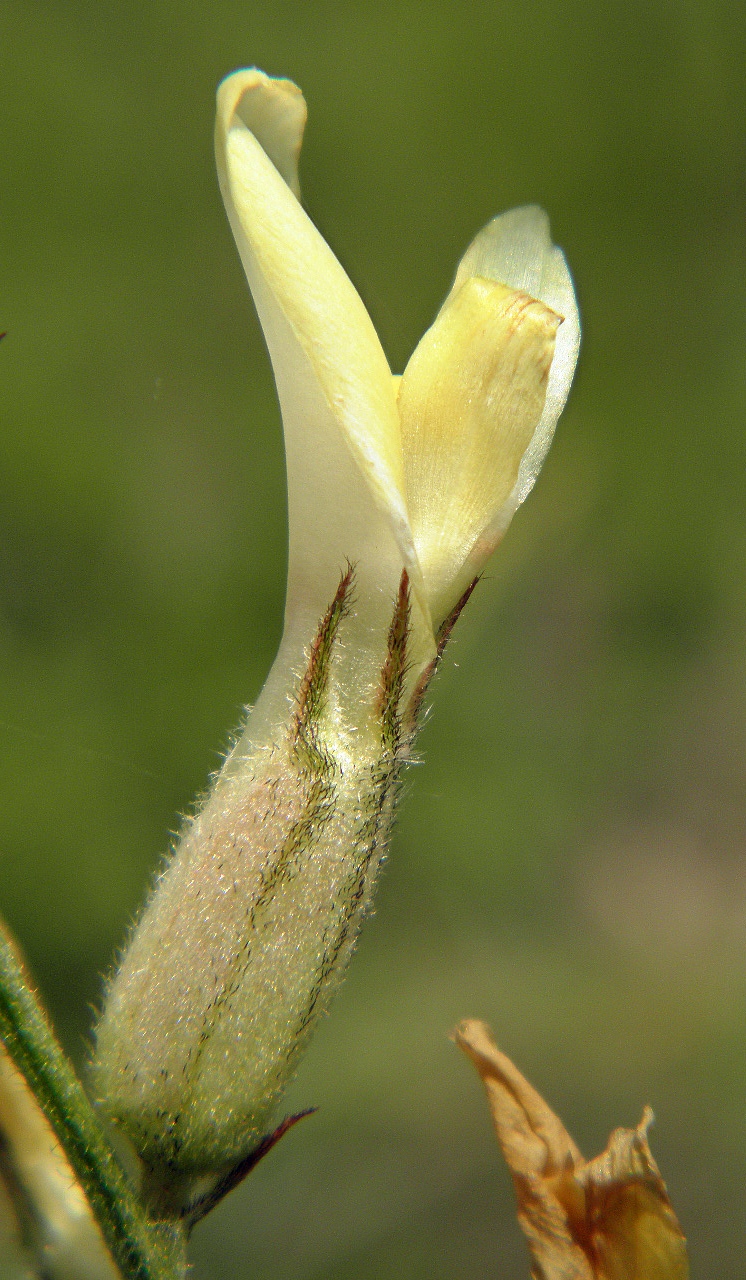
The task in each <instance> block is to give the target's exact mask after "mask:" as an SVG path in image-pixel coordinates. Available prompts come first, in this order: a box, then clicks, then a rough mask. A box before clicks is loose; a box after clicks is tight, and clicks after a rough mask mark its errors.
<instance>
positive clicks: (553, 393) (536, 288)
mask: <svg viewBox="0 0 746 1280" xmlns="http://www.w3.org/2000/svg"><path fill="white" fill-rule="evenodd" d="M474 275H478V276H484V277H486V278H487V279H488V280H498V281H500V282H502V283H503V284H509V285H510V286H511V288H513V289H520V290H521V291H522V292H524V293H528V294H529V295H530V296H531V297H532V298H538V299H539V300H540V301H541V302H544V303H546V305H547V306H548V307H551V309H552V311H556V312H557V313H558V315H561V316H562V317H563V318H564V323H563V325H562V327H561V328H560V330H559V332H558V334H557V340H556V345H555V352H554V359H553V361H552V367H551V370H550V373H549V383H548V386H547V395H546V401H545V404H544V412H543V413H542V415H541V419H540V421H539V424H538V426H537V428H536V431H535V433H534V436H533V439H532V441H531V444H530V445H529V447H528V449H527V450H526V453H525V455H524V458H523V462H522V464H521V467H520V470H519V473H518V480H517V482H516V486H515V489H514V491H513V493H512V494H511V497H510V500H509V502H507V503H506V504H505V507H504V508H503V510H502V511H500V512H498V514H497V516H496V518H495V522H494V526H493V529H492V531H491V532H492V536H493V538H494V540H495V542H496V543H497V541H499V539H500V538H501V537H502V535H503V533H504V532H505V530H506V529H507V527H508V525H509V524H510V521H511V520H512V518H513V515H514V514H515V511H516V509H517V508H518V507H519V506H520V504H521V503H522V502H523V501H524V499H525V498H527V497H528V495H529V493H530V492H531V490H532V488H533V486H534V482H535V480H536V477H537V475H538V474H539V471H540V470H541V466H542V463H543V462H544V459H545V457H546V455H547V451H548V449H549V446H550V444H551V443H552V436H553V435H554V428H555V427H556V425H557V419H558V418H559V416H560V414H561V412H562V410H563V409H564V407H565V402H566V400H567V397H568V394H569V391H570V384H571V383H572V379H573V374H574V373H575V365H576V364H577V360H578V351H579V349H580V316H579V315H578V304H577V301H576V298H575V290H574V288H573V283H572V277H571V275H570V271H569V269H568V266H567V263H566V261H565V255H564V254H563V252H562V250H561V249H559V248H557V246H556V245H554V244H552V240H551V236H550V234H549V218H548V217H547V215H546V213H545V212H544V210H543V209H540V208H539V207H538V205H525V206H523V207H522V208H520V209H510V210H509V211H508V212H507V213H501V214H498V216H497V217H496V218H493V219H492V220H491V221H490V222H488V223H487V225H486V227H483V228H482V230H481V231H480V232H479V234H478V235H477V236H476V237H475V238H474V240H473V241H472V243H471V244H470V246H469V248H468V249H467V251H466V253H465V254H464V256H463V258H462V259H461V263H460V265H459V268H458V271H457V272H456V279H455V280H454V283H453V288H452V290H451V294H450V295H449V298H450V297H451V296H452V295H453V293H454V292H455V291H456V290H458V289H459V288H460V287H461V286H462V285H463V284H464V282H465V281H466V280H468V279H469V277H470V276H474ZM446 302H448V299H446Z"/></svg>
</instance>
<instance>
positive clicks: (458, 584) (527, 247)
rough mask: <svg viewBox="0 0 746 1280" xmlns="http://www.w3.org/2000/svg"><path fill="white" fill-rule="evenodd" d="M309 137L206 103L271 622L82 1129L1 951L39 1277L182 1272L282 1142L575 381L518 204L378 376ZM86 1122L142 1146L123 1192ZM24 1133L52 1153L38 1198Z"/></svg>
mask: <svg viewBox="0 0 746 1280" xmlns="http://www.w3.org/2000/svg"><path fill="white" fill-rule="evenodd" d="M305 119H306V108H305V103H304V100H303V97H302V95H301V93H300V90H299V89H298V88H297V87H296V86H295V85H293V84H291V83H290V82H289V81H286V80H274V79H271V78H269V77H267V76H265V75H264V74H262V73H261V72H259V71H256V70H248V71H239V72H236V73H235V74H234V75H232V76H229V77H228V78H227V79H226V80H225V81H224V82H223V84H222V85H221V86H220V89H219V91H218V111H217V129H216V152H217V164H218V172H219V177H220V185H221V190H222V193H223V198H224V200H225V204H226V209H227V212H228V217H229V219H230V223H231V227H232V229H233V233H234V236H235V239H236V243H237V245H238V249H239V252H240V255H241V258H242V261H243V264H244V268H245V271H246V275H247V277H248V281H249V284H250V286H251V290H252V293H253V296H254V300H255V303H256V306H257V310H258V313H259V317H260V320H261V323H262V326H263V328H264V333H265V336H266V340H267V345H268V347H269V351H270V355H271V359H272V363H273V367H274V372H275V379H276V383H277V389H278V394H279V399H280V405H281V409H282V417H283V425H284V432H285V449H286V458H287V473H288V507H289V543H290V546H289V570H288V586H287V599H286V609H285V627H284V633H283V638H282V643H281V645H280V649H279V652H278V655H277V658H276V660H275V663H274V665H273V667H272V670H271V672H270V675H269V678H268V680H267V682H266V684H265V686H264V689H263V691H262V693H261V695H260V697H259V699H258V701H257V703H256V705H255V707H254V708H253V709H252V710H251V712H250V714H249V715H248V717H247V719H246V722H245V725H244V727H243V729H242V731H241V732H240V734H239V735H238V737H237V739H236V743H235V746H234V747H233V750H232V751H231V752H230V754H229V756H228V757H227V759H226V761H225V763H224V765H223V768H222V769H221V771H220V772H219V774H218V775H217V776H216V777H215V779H214V780H213V784H212V787H211V790H210V792H209V794H208V795H207V797H206V799H205V800H204V801H203V803H202V804H201V806H200V808H199V810H198V812H197V813H196V815H195V816H194V817H193V818H192V819H191V820H190V821H189V822H188V823H187V824H186V825H185V828H184V831H183V834H182V836H181V839H180V840H179V842H178V844H177V846H176V848H175V849H174V850H173V852H172V854H171V856H170V857H169V859H168V861H167V863H166V865H165V867H164V869H163V871H162V874H161V875H160V877H159V880H158V883H157V885H156V887H155V890H154V892H153V894H152V896H151V898H150V901H149V902H148V904H147V905H146V907H145V909H144V911H143V913H142V916H141V919H140V921H139V923H138V924H137V927H136V928H135V929H134V931H133V933H132V936H131V938H130V940H129V943H128V945H127V947H126V949H125V951H124V954H123V957H122V960H121V964H120V967H119V969H118V972H117V973H116V974H115V975H114V976H113V977H112V978H111V980H110V981H109V983H108V988H107V994H106V1000H105V1004H104V1008H103V1011H102V1014H101V1017H100V1019H99V1022H98V1027H97V1033H96V1051H95V1055H94V1060H93V1064H92V1066H93V1080H94V1086H95V1089H96V1093H97V1095H98V1099H99V1102H100V1111H99V1115H97V1114H96V1112H95V1111H94V1109H93V1108H92V1107H91V1105H90V1103H89V1102H88V1099H87V1097H86V1094H85V1092H84V1090H83V1088H82V1086H81V1084H80V1082H79V1081H78V1080H77V1078H76V1077H75V1074H74V1072H73V1071H72V1068H71V1067H70V1065H69V1063H68V1062H67V1061H66V1059H65V1057H64V1055H63V1053H62V1051H61V1050H60V1048H59V1046H58V1045H57V1043H56V1041H55V1040H54V1037H53V1035H52V1033H51V1029H50V1028H49V1025H48V1023H47V1022H46V1019H45V1017H44V1014H43V1011H42V1009H41V1007H40V1005H39V1004H38V1002H37V1001H36V1000H35V998H34V995H33V992H32V989H31V986H30V982H29V980H28V977H27V975H26V974H25V972H24V970H23V966H22V963H21V961H20V958H19V956H18V953H17V950H16V949H15V947H14V945H13V943H12V941H11V940H10V939H9V938H8V937H7V935H6V934H5V932H4V931H3V930H0V1040H2V1043H3V1045H4V1047H5V1051H6V1053H7V1058H8V1061H7V1064H6V1067H7V1069H5V1070H4V1071H3V1072H2V1073H0V1148H2V1151H1V1152H0V1154H2V1153H4V1158H5V1159H6V1161H7V1160H10V1163H11V1164H12V1169H11V1170H10V1174H9V1176H11V1175H12V1179H14V1180H15V1181H14V1182H13V1186H14V1188H16V1189H17V1190H18V1192H19V1195H20V1197H21V1200H22V1201H23V1204H24V1205H25V1206H26V1207H27V1208H28V1210H29V1213H32V1214H36V1215H37V1217H38V1218H40V1220H41V1219H44V1217H45V1214H46V1219H45V1220H44V1221H42V1222H41V1228H42V1229H40V1231H39V1233H37V1234H38V1241H39V1242H40V1243H38V1247H37V1246H34V1249H35V1250H36V1252H35V1263H38V1265H37V1266H36V1269H35V1270H34V1271H33V1275H34V1276H35V1277H36V1276H38V1277H41V1276H43V1277H45V1280H46V1278H47V1277H49V1278H50V1280H69V1273H68V1272H67V1271H65V1270H64V1267H65V1265H66V1262H65V1259H67V1258H68V1257H69V1256H70V1247H71V1245H70V1242H71V1241H73V1242H75V1243H74V1249H75V1250H77V1261H75V1262H74V1263H73V1269H74V1271H75V1267H77V1270H78V1272H79V1275H76V1276H75V1280H80V1277H82V1275H83V1274H84V1271H83V1267H82V1263H83V1258H82V1252H81V1250H82V1249H83V1245H82V1244H81V1243H80V1241H81V1240H85V1242H86V1243H85V1251H86V1259H85V1261H86V1266H87V1267H88V1270H87V1271H85V1275H86V1276H88V1275H90V1277H91V1280H94V1278H95V1280H102V1278H103V1277H106V1280H111V1275H112V1266H114V1265H115V1266H116V1268H117V1269H118V1270H119V1272H120V1273H121V1275H122V1276H124V1277H126V1278H127V1280H130V1278H132V1280H135V1278H136V1280H174V1278H175V1277H177V1276H182V1275H184V1274H185V1269H186V1261H185V1238H186V1234H187V1232H188V1229H189V1227H190V1226H191V1225H192V1224H193V1223H194V1222H195V1221H196V1220H197V1219H198V1218H199V1217H200V1216H202V1215H203V1214H204V1212H206V1211H207V1209H209V1208H210V1207H211V1206H212V1205H213V1204H214V1203H215V1202H216V1201H217V1199H218V1198H219V1196H220V1195H221V1194H223V1193H224V1192H225V1191H226V1190H227V1189H229V1188H230V1186H232V1185H234V1184H235V1182H236V1181H237V1180H238V1178H239V1177H240V1176H241V1174H242V1173H245V1172H246V1171H247V1170H248V1168H249V1167H251V1165H252V1164H253V1163H254V1162H255V1160H256V1159H257V1158H258V1156H259V1155H260V1154H261V1153H262V1152H263V1151H264V1150H265V1149H266V1148H267V1146H268V1145H269V1143H270V1142H271V1141H272V1140H273V1138H274V1137H276V1135H277V1133H279V1132H280V1131H282V1129H283V1126H280V1127H279V1129H275V1130H273V1129H272V1125H273V1123H274V1121H273V1113H274V1111H275V1109H276V1107H277V1104H278V1101H279V1098H280V1096H281V1094H282V1091H283V1089H284V1087H285V1085H286V1084H287V1082H288V1080H289V1078H290V1076H291V1074H292V1072H293V1071H294V1069H295V1066H296V1064H297V1061H298V1057H299V1054H300V1052H301V1051H302V1049H303V1047H304V1045H305V1044H306V1042H307V1040H308V1037H309V1035H310V1033H311V1031H312V1029H313V1027H314V1025H315V1023H316V1021H317V1020H318V1017H319V1015H320V1013H321V1012H322V1011H323V1010H324V1009H325V1008H326V1007H327V1006H328V1004H329V1000H330V997H331V995H332V993H333V991H334V988H335V986H336V985H337V984H338V983H339V981H340V978H341V976H342V974H343V972H344V969H345V965H346V963H347V961H348V959H349V956H350V953H351V951H352V949H353V947H354V944H355V940H356V937H357V934H358V930H359V927H360V923H361V921H362V919H363V917H364V915H365V912H366V910H367V908H368V906H369V903H370V900H371V894H372V891H373V887H374V883H375V879H376V874H377V871H378V868H379V865H380V862H381V859H382V857H383V855H384V853H385V850H386V847H387V841H388V837H389V832H390V828H391V822H392V818H393V811H394V805H395V800H396V795H397V787H398V783H399V780H400V775H401V770H402V767H403V765H404V763H405V762H406V761H407V759H408V758H409V756H410V753H411V747H412V741H413V738H414V735H415V732H416V729H417V726H418V722H419V719H420V716H421V711H422V707H423V703H424V700H425V698H426V694H427V690H428V686H429V683H430V681H431V679H432V677H433V675H434V673H435V671H436V669H437V666H438V662H439V659H440V657H441V655H442V652H443V649H444V647H445V644H446V643H447V640H448V637H449V635H450V633H451V630H452V628H453V626H454V623H455V622H456V619H457V618H458V617H459V614H460V612H461V610H462V608H463V607H464V604H465V603H466V601H467V599H468V597H469V594H470V592H471V589H472V587H473V585H474V583H475V581H476V579H477V577H478V575H479V574H480V572H481V570H482V568H483V566H484V565H485V563H486V561H487V560H488V558H489V557H490V555H491V554H492V552H493V551H494V550H495V548H496V546H497V545H498V543H499V542H500V540H501V538H502V537H503V535H504V533H505V531H506V529H507V527H508V525H509V523H510V521H511V519H512V517H513V515H514V513H515V511H516V510H517V508H518V506H519V505H520V504H521V502H523V500H524V498H525V497H526V496H527V494H528V493H529V492H530V490H531V488H532V486H533V484H534V481H535V479H536V476H537V474H538V471H539V469H540V467H541V465H542V462H543V460H544V457H545V455H546V452H547V449H548V448H549V445H550V442H551V439H552V435H553V432H554V428H555V425H556V422H557V419H558V417H559V414H560V413H561V411H562V408H563V406H564V403H565V400H566V397H567V394H568V391H569V387H570V383H571V380H572V376H573V372H574V368H575V363H576V358H577V352H578V345H579V332H580V331H579V323H578V314H577V308H576V304H575V298H574V293H573V287H572V282H571V279H570V276H569V273H568V270H567V266H566V263H565V260H564V257H563V255H562V253H561V251H560V250H559V249H558V248H556V247H555V246H554V245H553V244H552V243H551V240H550V237H549V226H548V220H547V218H546V215H545V214H544V213H543V212H542V211H541V210H540V209H538V208H535V207H528V208H523V209H517V210H513V211H512V212H510V213H506V214H502V215H500V216H499V217H496V218H494V219H493V220H492V221H491V222H490V223H488V224H487V226H486V227H484V228H483V230H482V231H480V233H479V234H478V235H477V236H476V238H475V240H474V241H473V243H472V244H471V245H470V247H469V248H468V250H467V252H466V254H465V255H464V257H463V259H462V261H461V263H460V265H459V267H458V270H457V272H456V276H455V279H454V283H453V286H452V288H451V290H450V292H449V294H448V296H447V298H446V299H445V301H444V303H443V306H442V308H441V310H440V312H439V313H438V315H437V317H436V318H435V321H434V323H433V324H432V326H431V328H430V329H429V330H428V331H427V333H426V334H425V335H424V337H423V338H422V340H421V342H420V343H419V345H418V346H417V348H416V350H415V352H414V354H413V355H412V357H411V359H410V361H409V363H408V365H407V367H406V369H405V371H404V374H403V375H402V376H401V377H400V378H399V377H395V376H394V375H392V373H391V370H390V369H389V365H388V363H387V360H386V357H385V355H384V353H383V350H382V348H381V344H380V342H379V340H378V338H377V336H376V333H375V330H374V328H373V325H372V323H371V321H370V318H369V316H368V314H367V312H366V310H365V308H364V306H363V304H362V302H361V300H360V298H359V296H358V294H357V293H356V291H355V289H354V287H353V286H352V284H351V283H350V281H349V279H348V278H347V276H346V274H345V272H344V271H343V269H342V267H341V266H340V264H339V263H338V262H337V260H336V258H335V257H334V255H333V254H332V252H331V250H330V249H329V248H328V246H327V245H326V243H325V242H324V240H323V239H322V237H321V236H320V235H319V233H318V231H317V230H316V229H315V227H314V226H313V224H312V223H311V221H310V220H309V218H308V217H307V215H306V214H305V212H304V211H303V208H302V206H301V204H300V199H299V188H298V175H297V165H298V157H299V152H300V148H301V141H302V135H303V129H304V125H305ZM17 1077H18V1078H20V1079H21V1082H23V1081H25V1085H23V1087H21V1086H19V1081H18V1078H17ZM26 1086H28V1087H27V1088H26ZM24 1090H25V1091H24ZM19 1099H21V1101H19ZM34 1108H36V1110H34ZM102 1112H103V1114H104V1115H105V1116H106V1117H107V1118H108V1120H110V1121H111V1122H113V1123H114V1125H116V1126H117V1128H118V1129H119V1131H120V1132H121V1133H122V1134H123V1135H124V1136H125V1137H126V1139H127V1140H128V1142H129V1144H130V1145H131V1146H132V1147H133V1148H134V1151H135V1152H136V1154H137V1157H138V1158H139V1167H140V1168H141V1169H142V1173H143V1178H142V1188H141V1189H140V1188H139V1187H138V1188H136V1187H135V1186H134V1184H133V1182H132V1180H131V1179H130V1178H129V1177H128V1176H127V1174H126V1173H125V1172H124V1171H123V1168H122V1166H121V1164H120V1163H119V1160H118V1158H117V1157H116V1155H115V1153H114V1151H113V1149H112V1147H111V1144H110V1142H109V1140H108V1137H107V1135H106V1133H105V1132H104V1131H103V1129H102V1126H101V1123H100V1120H99V1116H100V1114H101V1113H102ZM4 1115H5V1116H6V1118H7V1117H8V1116H10V1119H9V1120H3V1116H4ZM37 1121H38V1123H37ZM23 1133H33V1134H34V1135H35V1136H34V1138H33V1142H34V1144H35V1146H34V1150H37V1149H40V1150H42V1151H45V1152H46V1153H47V1154H46V1157H45V1159H46V1162H47V1163H46V1165H45V1167H44V1168H43V1169H42V1170H41V1173H40V1172H39V1169H38V1167H37V1166H36V1164H34V1163H33V1162H32V1161H31V1160H30V1154H29V1153H30V1152H31V1139H26V1138H23V1137H22V1136H21V1137H19V1136H18V1135H23ZM10 1138H12V1141H10V1142H9V1139H10ZM55 1142H57V1143H58V1145H55ZM3 1143H4V1145H3ZM14 1143H15V1147H14V1146H13V1144H14ZM24 1143H25V1155H24V1151H23V1150H21V1147H22V1146H23V1144H24ZM14 1150H15V1151H16V1155H13V1154H12V1152H13V1151H14ZM9 1151H10V1152H11V1156H8V1152H9ZM42 1163H44V1162H42ZM32 1165H33V1167H32ZM3 1176H4V1174H3V1167H0V1189H2V1187H1V1184H2V1182H3ZM40 1178H41V1181H40ZM73 1183H74V1184H75V1185H76V1186H77V1185H79V1187H80V1189H81V1190H82V1192H83V1193H84V1195H83V1197H79V1196H78V1195H77V1191H76V1192H75V1193H71V1192H70V1190H69V1188H70V1187H71V1186H72V1185H73ZM42 1184H43V1185H44V1187H46V1191H45V1192H44V1194H42V1193H40V1192H39V1187H40V1186H42ZM49 1188H52V1191H51V1193H50V1192H49ZM50 1195H51V1198H50ZM84 1201H85V1203H84ZM43 1203H47V1204H48V1205H52V1206H53V1208H52V1209H49V1210H45V1209H44V1208H43V1207H42V1205H43ZM86 1204H87V1206H88V1207H87V1208H86ZM81 1206H82V1207H81ZM0 1207H1V1206H0ZM89 1210H90V1212H89ZM53 1219H54V1221H53ZM55 1223H57V1224H60V1223H62V1224H63V1225H62V1227H60V1228H59V1231H61V1232H62V1235H60V1234H59V1232H58V1235H57V1236H56V1237H54V1233H53V1228H55ZM55 1229H56V1228H55ZM99 1231H100V1233H101V1234H99ZM50 1232H51V1233H52V1234H51V1235H50ZM50 1240H52V1244H51V1245H50ZM55 1241H56V1243H55ZM104 1242H105V1244H104ZM53 1249H56V1255H54V1254H53V1252H52V1251H50V1250H53ZM32 1251H33V1250H32ZM107 1251H108V1252H107ZM109 1255H111V1256H109Z"/></svg>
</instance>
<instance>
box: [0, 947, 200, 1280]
mask: <svg viewBox="0 0 746 1280" xmlns="http://www.w3.org/2000/svg"><path fill="white" fill-rule="evenodd" d="M0 1041H2V1045H3V1046H4V1048H5V1051H6V1053H7V1055H8V1058H9V1059H10V1061H11V1062H12V1063H13V1064H14V1066H15V1067H16V1069H17V1071H18V1072H19V1074H20V1075H21V1076H22V1077H23V1078H24V1079H25V1081H26V1082H27V1084H28V1087H29V1089H30V1091H31V1094H33V1097H34V1098H35V1099H36V1103H37V1104H38V1107H39V1109H40V1111H41V1113H43V1116H44V1117H46V1120H47V1121H48V1123H49V1125H50V1127H51V1129H52V1131H53V1133H54V1136H55V1137H56V1139H57V1141H58V1142H59V1144H60V1148H61V1149H62V1151H63V1152H64V1155H65V1157H66V1159H67V1163H68V1165H69V1167H70V1170H71V1171H72V1173H73V1174H74V1176H75V1178H76V1179H77V1181H78V1183H79V1184H80V1188H81V1189H82V1191H83V1193H84V1194H85V1196H86V1198H87V1200H88V1203H89V1204H90V1207H91V1211H92V1213H93V1215H94V1217H95V1219H96V1221H97V1222H98V1224H99V1227H100V1229H101V1232H102V1235H103V1237H104V1240H105V1241H106V1244H107V1245H108V1247H109V1249H110V1251H111V1255H112V1258H113V1259H114V1261H115V1262H116V1264H117V1266H118V1267H119V1269H120V1271H121V1274H122V1276H123V1277H124V1280H179V1277H181V1276H182V1275H183V1272H184V1260H183V1243H184V1241H183V1233H182V1232H181V1230H180V1229H179V1228H178V1227H174V1226H173V1225H171V1224H157V1223H153V1222H151V1221H149V1220H148V1218H147V1217H146V1214H145V1211H144V1209H143V1207H142V1204H141V1203H140V1201H139V1199H138V1197H137V1195H136V1193H135V1191H134V1188H133V1187H132V1186H131V1184H130V1182H129V1180H128V1178H127V1177H126V1175H125V1173H124V1171H123V1170H122V1168H121V1166H120V1164H119V1162H118V1160H117V1158H116V1156H115V1155H114V1152H113V1151H112V1149H111V1146H110V1145H109V1142H108V1140H107V1138H106V1136H105V1134H104V1132H103V1129H102V1127H101V1124H100V1122H99V1120H98V1118H97V1116H96V1114H95V1112H94V1110H93V1107H92V1106H91V1103H90V1102H89V1101H88V1098H87V1096H86V1093H85V1090H84V1089H83V1086H82V1084H81V1083H80V1081H79V1079H78V1077H77V1075H76V1074H75V1071H74V1070H73V1068H72V1066H71V1064H70V1063H69V1062H68V1060H67V1058H66V1056H65V1054H64V1052H63V1050H62V1049H61V1047H60V1045H59V1044H58V1042H57V1039H56V1037H55V1035H54V1032H53V1031H52V1029H51V1027H50V1025H49V1022H48V1020H47V1017H46V1014H45V1013H44V1010H43V1009H42V1007H41V1005H40V1004H39V1001H38V999H37V997H36V995H35V994H34V991H33V987H32V985H31V982H30V979H29V977H28V974H27V973H26V972H25V969H24V967H23V964H22V962H21V960H20V957H19V955H18V951H17V949H16V946H15V944H14V942H13V941H12V939H11V937H10V935H9V933H8V932H7V930H6V929H5V927H4V926H3V925H2V924H0ZM39 1119H41V1117H39ZM20 1180H21V1181H22V1182H23V1181H24V1174H23V1171H21V1175H20Z"/></svg>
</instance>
